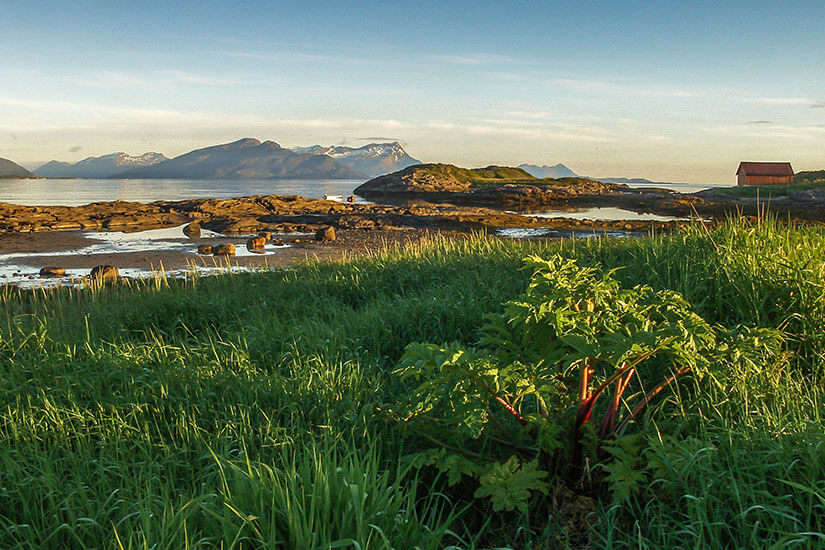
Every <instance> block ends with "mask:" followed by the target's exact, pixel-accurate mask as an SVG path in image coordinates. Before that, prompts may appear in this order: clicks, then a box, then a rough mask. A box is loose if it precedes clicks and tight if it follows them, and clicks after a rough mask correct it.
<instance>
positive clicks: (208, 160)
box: [118, 138, 361, 179]
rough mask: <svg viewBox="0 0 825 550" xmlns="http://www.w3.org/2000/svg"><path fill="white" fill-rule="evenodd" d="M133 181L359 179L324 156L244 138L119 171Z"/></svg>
mask: <svg viewBox="0 0 825 550" xmlns="http://www.w3.org/2000/svg"><path fill="white" fill-rule="evenodd" d="M118 177H122V178H133V179H167V178H168V179H279V178H300V179H339V178H340V179H358V178H360V177H361V175H360V173H358V172H356V171H354V170H350V169H349V168H347V167H346V166H344V165H342V164H340V163H338V162H336V161H335V160H333V159H332V158H330V157H329V156H327V155H323V154H318V155H316V154H311V153H299V152H296V151H292V150H290V149H284V148H283V147H281V146H280V145H278V144H277V143H275V142H274V141H264V142H261V141H259V140H257V139H254V138H244V139H241V140H238V141H233V142H232V143H224V144H222V145H213V146H211V147H205V148H203V149H196V150H195V151H190V152H188V153H186V154H183V155H180V156H178V157H175V158H173V159H170V160H166V161H164V162H161V163H158V164H156V165H153V166H141V167H137V168H131V169H128V170H125V171H121V172H120V173H119V174H118Z"/></svg>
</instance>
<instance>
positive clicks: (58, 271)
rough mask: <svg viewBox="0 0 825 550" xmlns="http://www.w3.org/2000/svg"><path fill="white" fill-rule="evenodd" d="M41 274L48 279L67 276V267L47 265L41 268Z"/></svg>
mask: <svg viewBox="0 0 825 550" xmlns="http://www.w3.org/2000/svg"><path fill="white" fill-rule="evenodd" d="M40 276H41V277H43V278H44V279H48V278H51V277H65V276H66V268H63V267H54V266H46V267H43V268H41V269H40Z"/></svg>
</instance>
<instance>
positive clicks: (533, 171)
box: [518, 163, 576, 179]
mask: <svg viewBox="0 0 825 550" xmlns="http://www.w3.org/2000/svg"><path fill="white" fill-rule="evenodd" d="M518 167H519V168H521V169H522V170H524V171H525V172H527V173H528V174H530V175H531V176H534V177H537V178H553V179H559V178H575V177H576V173H575V172H573V170H571V169H570V168H568V167H567V166H565V165H564V164H561V163H559V164H555V165H553V166H548V165H546V164H545V165H543V166H537V165H535V164H519V166H518Z"/></svg>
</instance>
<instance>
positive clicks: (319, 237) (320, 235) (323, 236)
mask: <svg viewBox="0 0 825 550" xmlns="http://www.w3.org/2000/svg"><path fill="white" fill-rule="evenodd" d="M315 240H316V241H334V240H335V228H334V227H332V226H329V227H323V228H321V229H319V230H318V231H316V232H315Z"/></svg>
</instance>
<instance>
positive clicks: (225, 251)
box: [212, 243, 235, 256]
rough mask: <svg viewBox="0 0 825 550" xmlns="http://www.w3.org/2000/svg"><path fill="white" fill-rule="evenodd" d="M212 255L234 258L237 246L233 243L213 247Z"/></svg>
mask: <svg viewBox="0 0 825 550" xmlns="http://www.w3.org/2000/svg"><path fill="white" fill-rule="evenodd" d="M212 254H214V255H215V256H234V255H235V245H234V244H232V243H228V244H219V245H217V246H213V247H212Z"/></svg>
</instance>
